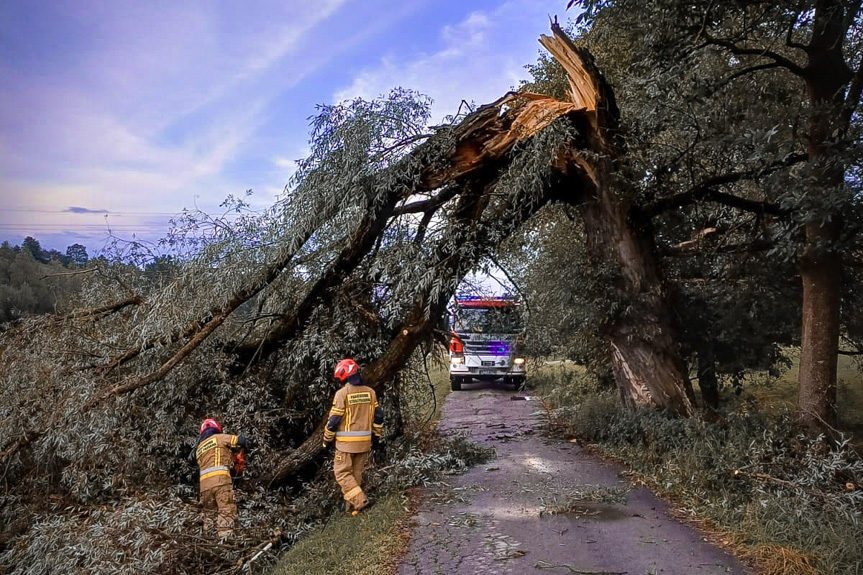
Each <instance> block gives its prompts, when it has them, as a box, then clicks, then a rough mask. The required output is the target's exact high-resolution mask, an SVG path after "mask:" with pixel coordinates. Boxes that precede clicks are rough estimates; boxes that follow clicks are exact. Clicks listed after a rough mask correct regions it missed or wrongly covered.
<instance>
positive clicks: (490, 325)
mask: <svg viewBox="0 0 863 575" xmlns="http://www.w3.org/2000/svg"><path fill="white" fill-rule="evenodd" d="M454 319H455V321H454V323H453V327H454V328H455V331H457V332H461V333H465V332H468V333H519V332H521V331H522V330H523V328H524V322H523V320H522V317H521V310H519V309H518V308H516V307H510V306H507V307H493V308H483V307H459V308H458V309H457V310H456V313H455V318H454Z"/></svg>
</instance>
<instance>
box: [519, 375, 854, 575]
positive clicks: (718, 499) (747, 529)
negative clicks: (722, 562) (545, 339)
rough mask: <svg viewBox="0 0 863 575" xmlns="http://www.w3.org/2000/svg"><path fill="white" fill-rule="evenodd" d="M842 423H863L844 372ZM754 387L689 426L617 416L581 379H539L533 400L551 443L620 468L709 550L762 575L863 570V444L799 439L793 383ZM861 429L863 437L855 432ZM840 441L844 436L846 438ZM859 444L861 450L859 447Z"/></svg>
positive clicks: (606, 396) (604, 393)
mask: <svg viewBox="0 0 863 575" xmlns="http://www.w3.org/2000/svg"><path fill="white" fill-rule="evenodd" d="M843 367H844V368H845V369H846V370H849V371H846V372H845V373H846V375H847V376H849V377H853V378H854V379H853V380H850V381H849V380H846V382H847V383H846V385H845V386H843V388H842V389H843V391H842V392H841V393H842V394H843V396H845V397H847V398H848V400H849V401H848V402H847V403H843V404H841V405H840V416H841V417H842V419H843V420H844V421H847V423H848V425H849V427H857V426H859V425H860V424H861V423H863V410H860V409H859V406H860V403H859V402H860V401H861V399H863V386H861V385H860V383H861V378H860V375H859V374H858V372H857V371H856V370H855V369H853V366H851V365H850V362H843ZM750 378H751V379H753V380H756V379H757V380H758V383H757V385H754V386H752V387H749V386H747V388H746V389H745V390H744V391H743V392H742V393H740V394H739V395H735V394H734V393H733V388H732V387H731V386H729V387H728V388H726V390H725V391H727V392H730V393H728V394H727V395H728V396H727V395H726V393H723V400H724V402H723V403H724V405H725V406H726V407H725V408H724V409H723V412H722V417H721V420H720V421H718V422H714V423H710V422H707V421H704V420H703V419H699V418H690V419H682V418H679V417H675V416H672V415H669V414H666V413H661V412H657V411H653V410H637V411H629V410H626V409H623V408H621V407H620V402H619V400H618V399H617V397H616V392H615V391H614V390H612V389H608V387H607V386H605V385H603V384H601V383H600V382H599V381H598V380H597V378H596V377H594V376H592V375H591V374H590V373H589V372H588V371H587V370H585V369H584V368H581V367H578V366H576V365H574V364H572V363H571V362H565V363H564V362H561V363H557V364H554V365H548V366H544V367H542V368H540V369H539V370H538V371H537V373H536V374H535V375H534V377H533V378H532V384H533V385H534V386H535V391H536V392H537V393H539V394H541V395H542V396H543V398H544V399H545V401H546V402H547V404H548V407H549V409H550V412H549V413H550V426H551V429H552V431H553V432H554V433H557V434H560V435H562V436H564V437H567V438H576V439H577V440H578V441H580V442H584V443H587V444H589V445H590V446H591V447H592V448H593V449H595V450H596V451H597V452H598V453H600V454H602V455H604V456H607V457H611V458H614V459H617V460H619V461H621V462H622V463H624V464H625V465H626V466H627V467H628V468H629V469H630V470H631V479H632V480H633V481H634V482H636V483H638V482H640V481H641V482H644V483H646V484H647V485H649V486H650V487H651V488H652V489H653V490H655V491H656V492H658V493H659V494H661V495H663V496H664V497H666V498H668V499H669V500H671V501H672V502H673V503H675V504H676V508H677V511H678V513H679V515H680V517H681V518H683V519H684V520H688V521H691V522H694V523H696V524H697V525H698V526H699V527H700V528H701V529H702V530H703V531H704V532H705V533H706V534H707V535H708V536H709V537H710V538H711V540H713V541H714V542H716V543H718V544H720V545H723V546H727V547H730V548H731V549H732V550H733V551H734V552H735V553H737V554H738V555H740V556H741V557H743V558H744V559H746V560H748V561H750V562H752V563H753V564H755V565H756V567H757V568H758V570H759V573H763V574H766V575H780V574H784V575H789V574H790V575H815V574H822V575H846V574H854V573H860V572H861V565H863V547H861V546H860V541H861V538H863V512H861V509H863V489H861V482H863V460H861V458H860V452H859V443H857V445H856V448H855V441H854V438H852V437H850V436H847V437H846V438H844V439H841V440H840V441H838V442H833V441H830V440H828V439H827V438H825V437H816V438H811V437H807V436H806V435H803V434H800V433H799V429H798V428H796V427H795V425H794V418H793V411H792V409H793V405H794V403H793V400H794V398H793V397H791V395H792V394H791V393H789V389H791V390H793V389H794V386H793V385H792V384H791V383H789V381H788V379H789V378H788V377H778V378H777V377H770V376H768V375H767V374H758V373H752V374H750ZM858 428H859V427H858ZM843 437H845V436H843ZM859 439H860V438H859V436H858V437H857V438H856V440H857V441H859Z"/></svg>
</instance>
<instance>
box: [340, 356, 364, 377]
mask: <svg viewBox="0 0 863 575" xmlns="http://www.w3.org/2000/svg"><path fill="white" fill-rule="evenodd" d="M359 372H360V366H358V365H357V362H355V361H354V360H352V359H350V358H348V359H343V360H342V361H340V362H339V364H338V365H337V366H336V373H335V375H336V379H338V380H339V381H347V379H348V378H349V377H350V376H352V375H354V374H357V373H359Z"/></svg>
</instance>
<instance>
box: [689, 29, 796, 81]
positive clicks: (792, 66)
mask: <svg viewBox="0 0 863 575" xmlns="http://www.w3.org/2000/svg"><path fill="white" fill-rule="evenodd" d="M702 35H703V36H704V37H705V38H707V41H706V42H705V43H704V44H703V45H702V46H708V45H714V46H721V47H723V48H725V49H727V50H728V51H729V52H731V53H732V54H734V55H736V56H758V57H760V58H769V59H770V60H773V62H775V63H776V64H777V65H778V66H781V67H783V68H785V69H787V70H788V71H789V72H791V73H792V74H794V75H795V76H799V77H801V78H803V77H805V76H806V71H805V70H804V69H803V67H801V66H799V65H798V64H796V63H795V62H793V61H791V60H789V59H788V58H786V57H785V56H782V55H780V54H777V53H776V52H773V51H772V50H768V49H766V48H744V47H742V46H738V45H737V44H735V43H734V42H731V41H730V40H724V39H722V38H714V37H713V36H711V35H710V33H709V32H707V31H704V32H703V34H702Z"/></svg>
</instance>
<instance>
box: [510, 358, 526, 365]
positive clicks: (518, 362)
mask: <svg viewBox="0 0 863 575" xmlns="http://www.w3.org/2000/svg"><path fill="white" fill-rule="evenodd" d="M512 362H513V363H514V364H515V365H524V358H523V357H517V358H515V359H514V360H512Z"/></svg>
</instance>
